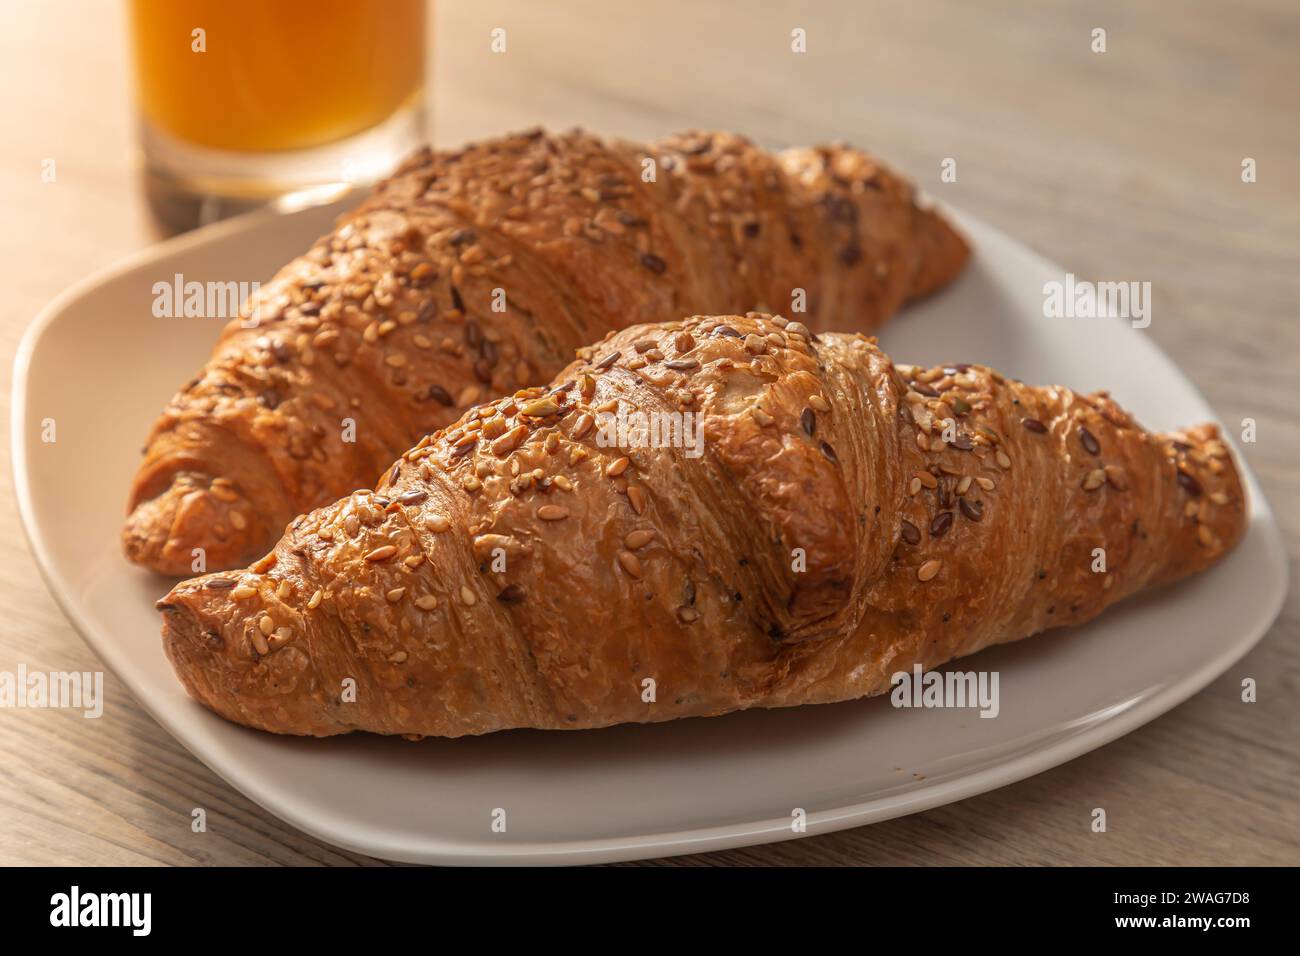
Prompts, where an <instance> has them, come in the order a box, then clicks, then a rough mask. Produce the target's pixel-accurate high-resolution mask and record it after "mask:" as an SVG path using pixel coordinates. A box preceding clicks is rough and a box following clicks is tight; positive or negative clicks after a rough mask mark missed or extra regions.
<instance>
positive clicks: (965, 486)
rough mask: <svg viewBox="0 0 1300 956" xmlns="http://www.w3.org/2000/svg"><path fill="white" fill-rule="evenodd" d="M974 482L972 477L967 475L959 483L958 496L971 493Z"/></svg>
mask: <svg viewBox="0 0 1300 956" xmlns="http://www.w3.org/2000/svg"><path fill="white" fill-rule="evenodd" d="M972 480H973V479H972V478H971V476H970V475H966V476H964V477H963V478H962V479H961V481H959V482H957V494H959V495H964V494H966V492H968V491H970V486H971V481H972Z"/></svg>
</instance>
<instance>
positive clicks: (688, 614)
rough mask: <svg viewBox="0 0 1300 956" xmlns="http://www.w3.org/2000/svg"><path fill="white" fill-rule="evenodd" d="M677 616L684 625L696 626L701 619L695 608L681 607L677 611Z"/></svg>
mask: <svg viewBox="0 0 1300 956" xmlns="http://www.w3.org/2000/svg"><path fill="white" fill-rule="evenodd" d="M677 616H678V618H680V619H681V621H682V623H683V624H694V623H695V622H696V621H698V620H699V619H700V612H699V611H697V610H695V608H693V607H679V608H678V609H677Z"/></svg>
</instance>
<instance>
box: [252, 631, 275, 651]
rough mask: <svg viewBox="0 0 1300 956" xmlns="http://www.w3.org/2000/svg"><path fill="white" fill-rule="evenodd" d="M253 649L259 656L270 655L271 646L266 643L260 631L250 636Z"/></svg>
mask: <svg viewBox="0 0 1300 956" xmlns="http://www.w3.org/2000/svg"><path fill="white" fill-rule="evenodd" d="M252 641H253V647H254V648H256V650H257V653H259V654H269V653H271V646H270V645H269V644H267V643H266V637H265V636H264V635H263V634H262V633H261V632H260V631H254V632H253V634H252Z"/></svg>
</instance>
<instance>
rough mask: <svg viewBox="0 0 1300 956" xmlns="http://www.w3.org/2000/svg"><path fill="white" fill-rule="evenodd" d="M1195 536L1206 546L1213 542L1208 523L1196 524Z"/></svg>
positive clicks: (1212, 533)
mask: <svg viewBox="0 0 1300 956" xmlns="http://www.w3.org/2000/svg"><path fill="white" fill-rule="evenodd" d="M1196 538H1197V540H1198V541H1200V542H1201V544H1203V545H1205V546H1206V547H1207V548H1208V547H1210V546H1212V545H1213V544H1214V532H1212V531H1211V530H1210V529H1209V526H1208V525H1203V524H1201V525H1197V526H1196Z"/></svg>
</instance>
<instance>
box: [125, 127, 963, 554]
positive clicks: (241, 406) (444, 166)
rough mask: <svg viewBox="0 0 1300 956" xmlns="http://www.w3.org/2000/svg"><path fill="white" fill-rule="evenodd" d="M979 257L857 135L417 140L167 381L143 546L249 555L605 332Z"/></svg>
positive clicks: (799, 303) (951, 267) (882, 284)
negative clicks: (455, 146)
mask: <svg viewBox="0 0 1300 956" xmlns="http://www.w3.org/2000/svg"><path fill="white" fill-rule="evenodd" d="M651 176H653V181H646V180H647V179H649V178H650V177H651ZM966 257H967V248H966V245H965V243H964V242H963V240H962V239H961V238H960V237H959V236H958V235H957V234H956V233H955V232H953V230H952V229H951V228H950V227H949V226H948V225H947V224H946V223H945V222H944V221H943V220H942V219H940V218H939V217H938V216H937V215H936V214H935V213H933V212H931V211H928V210H925V209H922V208H921V207H920V206H918V205H917V204H916V203H915V201H914V197H913V192H912V188H911V186H910V185H908V184H907V183H905V182H904V181H903V180H901V179H899V178H898V177H897V176H895V175H893V174H892V173H890V172H888V171H887V170H885V169H884V168H883V167H882V166H881V165H880V164H879V163H877V161H876V160H874V159H872V158H871V157H869V156H867V155H865V154H863V153H860V152H857V151H854V150H851V149H847V148H842V147H827V148H823V149H795V150H789V151H787V152H783V153H780V154H775V155H773V154H769V153H767V152H764V151H763V150H761V149H758V148H757V147H755V146H753V145H752V144H750V143H749V142H747V141H746V140H744V139H741V138H739V137H736V136H732V135H729V134H725V133H712V134H710V133H699V134H696V133H691V134H684V135H681V136H676V137H672V138H669V139H666V140H664V141H662V142H659V143H655V144H652V145H649V146H646V145H640V144H633V143H621V142H605V141H602V140H600V139H597V138H595V137H592V136H589V135H586V134H584V133H581V132H574V133H570V134H567V135H564V136H547V135H544V134H542V133H540V132H538V133H532V134H524V135H520V136H515V137H512V138H507V139H500V140H494V141H490V142H486V143H482V144H479V145H475V146H470V147H467V148H466V149H464V150H461V151H458V152H454V153H432V152H428V151H425V152H422V153H420V154H418V155H416V156H415V157H413V158H412V159H411V160H410V161H408V162H407V163H406V164H405V165H404V166H403V167H402V168H401V169H400V170H399V171H398V172H397V173H396V174H395V175H394V176H393V177H392V178H391V179H390V180H388V181H387V182H385V183H383V184H381V185H380V186H379V187H378V189H377V191H376V193H375V195H374V196H373V197H372V198H371V199H369V200H368V201H367V202H366V203H365V204H364V205H362V206H361V207H360V209H359V210H358V211H356V212H355V213H353V214H351V215H349V216H347V217H345V218H344V219H343V220H342V222H341V223H340V225H339V226H338V228H337V229H336V230H335V231H334V232H333V233H332V234H331V235H328V236H326V237H324V238H323V239H321V240H320V241H319V242H318V243H317V244H316V245H315V247H313V248H312V249H311V251H310V252H308V253H307V254H305V255H304V256H302V257H300V258H299V259H297V260H295V261H294V262H292V263H290V264H289V265H288V266H286V267H285V268H284V269H283V270H282V271H281V272H280V274H279V275H278V276H276V278H275V279H274V280H272V281H271V282H270V283H268V284H267V285H266V286H264V287H263V288H262V289H261V290H260V292H259V293H258V294H257V295H256V296H255V297H254V298H253V302H252V304H251V305H250V306H249V307H248V309H247V310H246V313H245V321H236V322H232V323H231V324H230V325H229V326H228V327H227V328H226V330H225V332H224V334H223V336H222V339H221V341H220V343H219V344H218V346H217V348H216V351H215V353H214V354H213V356H212V358H211V359H210V360H209V361H208V364H207V365H206V367H205V368H204V369H203V371H202V372H201V373H200V374H199V376H198V377H197V378H195V379H194V380H193V381H192V382H190V384H189V385H187V386H186V387H185V388H184V389H183V390H182V391H181V392H180V393H179V394H178V395H177V396H176V397H175V398H174V399H173V400H172V402H171V404H170V405H169V406H168V407H167V409H166V411H165V412H164V414H163V416H162V417H161V418H160V419H159V421H158V422H157V424H156V425H155V426H154V429H153V433H152V434H151V436H150V438H149V440H148V443H147V446H146V449H145V458H144V462H143V464H142V465H141V467H140V469H139V472H138V473H137V475H136V477H135V482H134V486H133V488H132V490H131V495H130V502H129V505H128V512H129V517H128V520H127V523H126V528H125V530H124V533H123V540H124V545H125V549H126V553H127V555H128V557H130V559H131V560H133V561H136V562H138V563H140V564H144V565H147V566H149V567H151V568H154V569H155V570H158V571H162V572H164V573H168V574H191V573H193V572H194V570H196V569H197V570H203V569H207V570H216V569H219V568H226V567H233V566H237V565H242V564H246V563H247V562H249V561H251V560H252V559H253V558H255V557H258V556H260V555H262V554H265V553H266V551H267V550H268V549H269V548H270V547H271V545H272V544H273V543H274V542H275V539H276V538H277V537H278V536H279V535H280V533H281V532H282V531H283V529H284V526H285V523H286V522H287V521H289V520H290V519H292V518H293V517H294V516H296V515H298V514H301V513H302V512H304V511H307V510H309V509H311V508H314V507H318V506H320V505H323V504H326V503H328V502H330V501H333V500H334V499H336V498H337V497H339V496H340V495H343V494H347V493H348V492H349V491H351V490H352V489H354V488H357V487H360V486H361V485H364V484H366V483H368V482H370V481H371V480H372V479H373V477H374V475H375V474H376V473H377V472H378V471H379V470H380V469H381V468H383V467H384V466H385V465H386V464H388V463H389V462H391V461H392V460H393V458H395V457H396V456H397V455H399V454H400V453H401V452H402V451H403V450H404V449H406V448H408V447H410V445H411V443H412V442H414V441H415V440H416V439H417V438H419V437H420V436H421V435H423V434H426V433H427V432H429V431H431V430H433V429H435V428H439V427H442V426H445V425H448V424H450V423H451V422H453V421H455V420H456V418H457V417H459V415H460V413H461V411H463V410H464V408H466V407H468V406H470V405H473V404H474V403H475V402H477V401H479V400H480V399H488V398H491V397H492V396H494V395H500V394H503V393H505V392H508V391H513V390H515V389H518V388H520V387H523V386H528V385H540V384H544V383H545V382H547V381H549V380H550V379H551V377H552V376H553V375H554V374H555V373H556V372H558V371H559V370H560V369H561V368H563V367H564V365H565V364H566V363H567V362H568V361H569V359H570V358H571V357H572V355H573V352H574V349H576V348H578V347H579V346H582V345H586V344H588V343H590V342H593V341H595V340H597V339H599V338H600V337H601V336H602V335H604V334H605V333H606V332H608V331H610V330H611V329H616V328H623V327H626V326H628V325H632V324H635V323H637V322H646V321H663V320H667V319H675V318H678V317H679V316H681V315H683V314H687V313H691V312H706V311H732V310H735V309H736V308H756V307H760V306H765V307H768V308H782V309H784V308H791V309H794V310H796V311H797V310H799V309H801V308H803V309H806V311H807V315H806V316H803V315H801V316H800V317H801V318H803V319H804V321H806V322H807V324H808V325H809V326H810V327H811V328H813V329H814V330H816V329H818V328H819V327H821V326H822V325H823V324H824V322H825V320H826V318H827V317H828V316H834V317H835V321H836V323H837V324H838V325H841V326H844V325H848V326H849V327H850V328H852V329H855V330H864V331H869V330H870V329H872V328H874V327H876V326H878V325H880V324H881V323H882V322H883V321H884V320H885V319H886V318H888V317H889V315H891V314H892V313H893V312H895V311H896V310H897V309H898V308H899V307H900V306H901V305H902V304H903V303H905V302H907V301H909V300H911V299H915V298H918V297H920V296H923V295H926V294H927V293H929V292H932V291H934V290H935V289H937V288H939V287H940V286H942V285H944V284H945V283H947V282H948V281H949V280H950V279H952V278H953V277H954V276H955V275H956V274H957V272H958V271H960V269H961V267H962V265H963V264H964V262H965V260H966ZM249 324H254V325H255V327H252V328H247V327H245V326H246V325H249ZM196 548H202V549H203V554H202V557H203V559H204V561H205V564H204V565H199V566H197V568H196V566H195V563H194V562H195V559H196V554H195V552H194V549H196Z"/></svg>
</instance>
